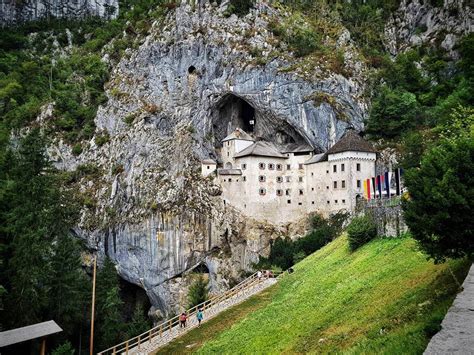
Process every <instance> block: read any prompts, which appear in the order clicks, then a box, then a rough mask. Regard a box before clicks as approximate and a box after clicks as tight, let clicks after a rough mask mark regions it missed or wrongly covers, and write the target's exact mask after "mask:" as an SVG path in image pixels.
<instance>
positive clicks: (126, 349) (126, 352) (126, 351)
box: [125, 340, 128, 355]
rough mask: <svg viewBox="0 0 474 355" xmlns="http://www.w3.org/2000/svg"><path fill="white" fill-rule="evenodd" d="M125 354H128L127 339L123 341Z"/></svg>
mask: <svg viewBox="0 0 474 355" xmlns="http://www.w3.org/2000/svg"><path fill="white" fill-rule="evenodd" d="M125 354H126V355H128V340H127V341H126V342H125Z"/></svg>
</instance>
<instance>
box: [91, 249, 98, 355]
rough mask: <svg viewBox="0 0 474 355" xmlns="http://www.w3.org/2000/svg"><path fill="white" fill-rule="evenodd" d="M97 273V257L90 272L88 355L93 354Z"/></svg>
mask: <svg viewBox="0 0 474 355" xmlns="http://www.w3.org/2000/svg"><path fill="white" fill-rule="evenodd" d="M96 271H97V256H95V258H94V269H93V272H92V314H91V339H90V351H89V353H90V355H93V354H94V312H95V276H96Z"/></svg>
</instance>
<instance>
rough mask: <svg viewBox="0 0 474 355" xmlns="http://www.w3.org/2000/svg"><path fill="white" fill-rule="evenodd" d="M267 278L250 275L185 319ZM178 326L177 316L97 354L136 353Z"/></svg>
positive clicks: (199, 307)
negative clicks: (134, 351)
mask: <svg viewBox="0 0 474 355" xmlns="http://www.w3.org/2000/svg"><path fill="white" fill-rule="evenodd" d="M281 274H282V273H273V275H272V276H273V277H274V278H277V277H279V276H280V275H281ZM267 278H268V276H266V275H262V276H261V277H258V272H256V273H254V274H252V275H251V276H249V277H247V278H246V279H245V280H243V281H242V282H240V283H239V284H237V285H235V286H234V287H232V288H231V289H230V290H228V291H226V292H224V293H223V294H221V295H217V296H213V297H211V298H210V299H208V300H207V301H204V302H202V303H200V304H198V305H196V306H194V307H192V308H189V309H188V310H186V314H187V317H188V318H190V317H191V316H193V315H195V314H196V312H197V311H198V310H199V309H201V310H202V311H205V310H206V309H209V308H211V307H212V306H215V305H217V304H218V303H220V302H223V301H226V300H228V299H229V298H231V297H234V296H236V295H237V294H239V293H240V292H245V290H250V289H251V287H252V286H255V285H257V284H259V283H260V282H261V281H263V280H266V279H267ZM177 325H179V315H177V316H175V317H173V318H170V319H168V320H166V321H164V322H162V323H160V324H158V325H157V326H155V327H153V328H151V329H150V330H148V331H146V332H145V333H142V334H140V335H137V336H136V337H134V338H131V339H128V340H126V341H124V342H122V343H120V344H117V345H115V346H113V347H111V348H108V349H106V350H103V351H101V352H99V353H98V355H106V354H114V355H115V354H117V353H119V354H122V353H125V354H128V353H129V351H130V350H131V349H133V348H135V347H136V348H137V350H138V351H140V346H142V345H144V343H146V342H151V341H152V340H153V338H155V337H157V336H159V337H163V334H164V333H165V332H166V331H169V330H172V329H173V328H174V327H175V326H177Z"/></svg>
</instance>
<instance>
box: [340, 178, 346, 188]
mask: <svg viewBox="0 0 474 355" xmlns="http://www.w3.org/2000/svg"><path fill="white" fill-rule="evenodd" d="M341 188H343V189H345V188H346V180H342V181H341Z"/></svg>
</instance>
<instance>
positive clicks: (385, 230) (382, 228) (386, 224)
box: [357, 197, 408, 237]
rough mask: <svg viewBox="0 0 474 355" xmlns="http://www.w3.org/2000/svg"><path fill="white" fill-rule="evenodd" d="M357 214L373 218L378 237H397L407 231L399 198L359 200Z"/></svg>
mask: <svg viewBox="0 0 474 355" xmlns="http://www.w3.org/2000/svg"><path fill="white" fill-rule="evenodd" d="M357 213H358V214H368V215H371V216H372V217H373V218H374V221H375V223H376V224H377V234H378V235H384V236H387V237H399V236H400V235H401V234H402V233H405V232H406V231H408V227H407V225H406V224H405V220H404V218H403V210H402V205H401V200H400V198H397V197H394V198H392V199H382V200H378V199H377V200H370V201H365V200H364V199H360V200H359V201H358V204H357Z"/></svg>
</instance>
